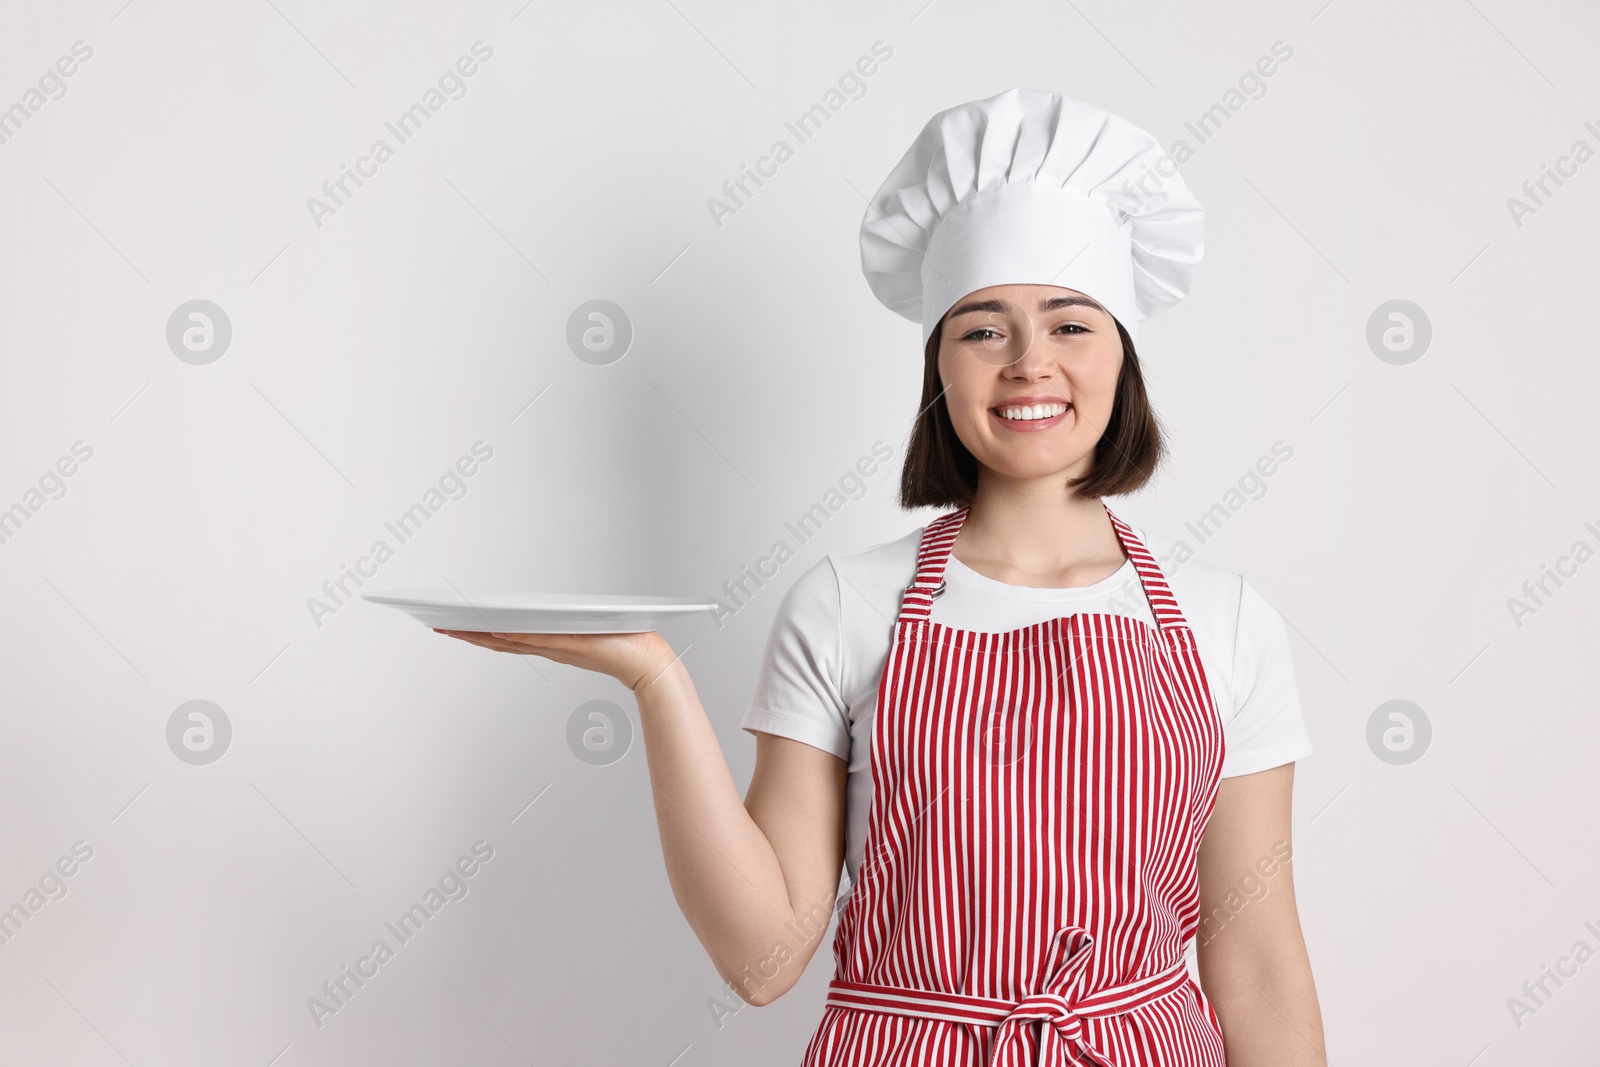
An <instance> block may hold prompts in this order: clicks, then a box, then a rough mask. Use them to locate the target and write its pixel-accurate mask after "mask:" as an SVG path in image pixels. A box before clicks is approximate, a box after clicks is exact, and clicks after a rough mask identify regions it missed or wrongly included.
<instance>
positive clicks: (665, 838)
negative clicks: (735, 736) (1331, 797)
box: [453, 89, 1324, 1067]
mask: <svg viewBox="0 0 1600 1067" xmlns="http://www.w3.org/2000/svg"><path fill="white" fill-rule="evenodd" d="M1169 172H1170V173H1169ZM1201 217H1202V213H1201V209H1200V207H1199V205H1198V204H1197V203H1195V202H1194V199H1193V197H1192V196H1191V195H1190V194H1189V191H1188V190H1187V189H1186V188H1185V187H1184V186H1183V183H1182V181H1181V180H1180V179H1179V178H1178V177H1177V174H1176V170H1175V169H1173V168H1172V167H1171V165H1170V162H1169V161H1168V160H1167V159H1166V157H1165V156H1164V155H1163V154H1162V153H1161V152H1160V149H1159V147H1158V146H1157V145H1156V144H1155V142H1154V140H1153V139H1152V138H1150V136H1149V135H1148V134H1145V133H1144V132H1142V131H1140V130H1137V129H1135V128H1134V127H1132V126H1130V125H1129V124H1128V123H1126V122H1124V121H1123V120H1121V119H1119V118H1117V117H1116V116H1115V115H1111V114H1109V113H1106V112H1104V111H1101V110H1099V109H1096V108H1093V107H1090V106H1088V105H1085V104H1082V103H1079V102H1077V101H1073V100H1069V99H1066V98H1064V97H1062V96H1060V95H1059V94H1057V93H1046V92H1037V91H1031V90H1020V89H1014V90H1010V91H1008V92H1005V93H1001V94H999V95H998V96H995V97H992V98H990V99H988V100H982V101H975V102H972V103H969V104H964V105H961V106H960V107H956V108H951V109H949V110H947V111H944V112H941V113H940V114H938V115H936V116H934V118H933V119H932V120H931V121H930V122H929V123H928V125H927V127H926V128H925V129H924V130H923V132H922V134H921V136H920V137H919V138H918V139H917V141H916V143H915V144H913V146H912V148H911V149H910V151H908V152H907V154H906V156H905V157H904V158H903V159H902V160H901V162H900V164H899V165H898V166H897V167H896V168H895V170H894V172H892V173H891V175H890V176H889V178H888V180H887V181H885V183H884V185H883V187H882V188H881V189H880V190H879V191H878V194H877V195H876V196H875V197H874V199H873V202H872V204H871V206H870V207H869V209H868V212H867V217H866V219H865V220H864V222H863V225H862V262H863V267H864V268H865V270H866V273H867V277H868V280H869V282H870V284H871V285H872V288H873V290H874V292H875V293H876V294H877V296H878V297H879V299H880V300H882V301H883V302H884V303H885V304H886V305H888V306H889V307H890V308H892V309H893V310H895V311H898V312H899V313H901V314H903V315H906V316H908V317H910V318H912V319H914V320H916V321H918V322H920V323H921V325H922V329H923V341H924V358H925V364H924V386H923V405H922V411H921V413H920V414H919V416H918V419H917V423H916V426H915V428H914V430H913V434H912V439H911V444H910V448H909V450H908V455H907V460H906V464H905V467H904V471H903V474H902V482H901V503H902V504H903V505H904V506H906V507H921V506H935V507H945V508H951V509H953V510H949V511H947V512H946V513H945V514H943V515H941V516H940V517H939V518H937V519H935V520H934V521H932V522H931V523H929V524H928V525H927V526H926V527H925V528H922V529H919V530H917V531H913V533H912V534H911V535H908V536H907V537H905V538H901V539H900V540H898V541H895V542H890V543H888V544H885V545H879V546H875V547H874V548H872V549H870V550H868V551H866V552H862V553H857V554H854V555H836V556H830V557H828V559H826V560H824V561H823V563H821V564H818V565H817V566H816V567H814V568H812V569H811V570H810V571H808V572H807V573H806V574H804V575H802V576H801V578H800V579H799V580H798V581H797V582H796V583H795V585H794V586H793V587H792V588H791V589H790V591H789V593H788V594H787V595H786V597H785V599H784V602H783V605H782V606H781V607H780V609H779V613H778V618H777V620H776V622H775V624H774V627H773V632H772V636H771V638H770V639H769V641H768V644H767V650H766V656H765V659H764V663H763V669H762V674H761V681H760V684H759V687H758V691H757V694H756V699H755V701H754V702H753V704H752V706H751V708H750V710H749V712H748V713H747V714H746V716H745V719H744V726H745V727H746V728H747V729H749V730H751V731H752V732H753V733H755V735H756V737H757V754H756V768H755V773H754V776H753V777H752V779H751V783H750V789H749V792H748V794H747V795H746V797H745V799H744V801H743V802H742V803H741V802H740V799H739V795H738V792H737V789H736V788H735V785H734V782H733V779H732V776H731V775H730V773H729V771H728V768H727V763H726V761H725V760H724V758H723V756H722V753H721V751H720V749H719V747H718V744H717V740H716V737H715V735H714V733H713V732H712V729H711V726H710V723H709V722H708V720H707V718H706V715H705V712H704V711H703V709H702V708H701V706H700V703H699V700H698V699H697V697H696V695H695V691H694V686H693V684H692V682H691V681H690V679H689V674H688V672H687V670H686V669H685V668H684V666H683V664H682V663H681V662H680V661H679V660H678V659H677V658H676V657H675V656H674V654H673V652H672V650H671V649H670V648H669V647H668V646H667V644H666V642H665V641H664V640H663V639H662V638H661V637H660V635H659V634H630V635H591V636H560V635H556V636H550V635H515V634H511V635H506V634H497V635H484V634H466V633H457V634H454V635H453V636H457V637H461V638H464V639H466V640H469V641H473V642H474V643H477V644H481V645H484V646H485V647H489V648H494V649H498V650H500V651H505V652H514V653H523V654H532V655H539V656H544V657H546V658H549V659H552V660H555V661H557V662H561V663H569V664H574V665H576V666H580V667H584V668H586V669H589V670H595V671H600V672H603V673H606V674H609V675H611V676H613V677H615V678H617V679H618V680H620V681H622V682H623V683H624V684H626V685H627V686H628V687H629V688H630V689H632V690H633V692H634V694H635V696H636V697H637V700H638V705H639V719H640V723H641V724H642V730H643V735H644V739H645V745H646V751H647V755H648V760H649V766H650V775H651V780H652V782H653V784H654V787H655V796H656V814H657V821H658V824H659V826H660V830H661V838H662V844H663V849H664V853H665V857H666V865H667V871H668V875H669V877H670V879H671V882H672V886H673V890H674V893H675V894H676V896H677V899H678V902H679V904H680V906H681V907H682V909H683V912H684V915H685V916H686V917H687V918H688V920H689V923H690V924H691V926H692V927H693V928H694V930H695V932H696V934H698V935H699V937H700V940H701V942H702V943H703V944H704V945H705V947H706V949H707V951H708V953H709V954H710V956H711V958H712V960H713V961H714V962H715V963H716V966H717V968H718V970H719V971H720V973H721V974H722V976H723V977H724V978H725V979H726V980H727V981H728V982H729V983H730V984H732V985H733V987H734V988H735V989H736V990H738V991H739V993H740V995H741V996H743V997H744V998H745V999H746V1000H747V1001H748V1002H750V1003H752V1004H767V1003H770V1002H772V1001H773V1000H774V999H776V998H777V997H779V996H781V995H782V994H783V993H784V992H786V991H787V990H788V989H790V988H791V987H792V986H793V985H794V983H795V981H796V980H797V979H798V978H799V976H800V973H801V971H802V970H803V969H804V968H805V966H806V964H807V962H808V961H809V959H810V957H811V955H812V954H813V952H814V951H815V949H816V947H817V945H818V944H820V943H821V941H822V940H823V939H822V937H821V936H820V935H821V932H822V930H823V929H825V927H826V925H827V920H828V918H829V917H830V915H831V913H832V912H833V910H834V907H835V892H836V890H837V888H838V885H839V875H840V867H841V864H843V865H844V866H845V867H846V868H847V869H848V871H849V873H850V876H851V888H850V891H849V895H848V898H847V899H846V901H845V903H844V906H843V908H842V910H841V911H840V912H839V928H838V931H837V933H836V936H835V939H834V955H835V971H834V979H833V981H832V983H831V984H830V987H829V995H828V1002H827V1007H826V1009H825V1012H824V1015H823V1019H822V1022H821V1024H820V1026H819V1027H818V1029H817V1031H816V1033H815V1034H814V1036H813V1037H812V1040H811V1042H810V1045H809V1047H808V1048H807V1050H806V1057H805V1062H806V1063H807V1064H808V1065H816V1067H821V1065H824V1064H852V1065H865V1064H908V1065H909V1064H917V1065H925V1064H951V1065H954V1064H979V1063H994V1064H1006V1065H1022V1064H1049V1065H1061V1064H1068V1063H1092V1064H1099V1065H1101V1067H1151V1065H1157V1064H1159V1065H1185V1067H1188V1065H1196V1067H1213V1065H1216V1067H1220V1065H1223V1064H1226V1065H1227V1067H1292V1065H1302V1064H1321V1063H1323V1062H1324V1056H1323V1049H1322V1035H1321V1022H1320V1017H1319V1012H1318V1006H1317V1000H1316V993H1315V989H1314V987H1313V984H1312V979H1311V972H1310V966H1309V963H1308V961H1307V956H1306V950H1305V945H1304V942H1303V939H1302V937H1301V933H1300V927H1299V920H1298V916H1297V913H1296V909H1295V901H1294V889H1293V879H1292V872H1291V870H1290V868H1289V865H1288V863H1287V861H1288V858H1289V854H1290V847H1289V841H1290V833H1289V828H1290V796H1291V783H1292V779H1293V770H1294V764H1293V761H1294V760H1295V759H1297V758H1300V757H1301V756H1304V755H1306V754H1308V753H1309V751H1310V745H1309V741H1308V739H1307V737H1306V734H1305V730H1304V727H1303V725H1302V723H1301V717H1300V710H1299V704H1298V700H1297V696H1296V693H1295V688H1294V679H1293V670H1292V665H1291V663H1290V660H1289V650H1288V644H1287V638H1286V636H1285V631H1284V627H1283V624H1282V621H1281V619H1279V617H1278V616H1277V615H1276V613H1275V612H1274V611H1273V609H1272V608H1271V606H1270V605H1269V604H1268V603H1267V602H1266V601H1265V599H1263V598H1262V597H1261V595H1260V594H1259V593H1257V592H1255V590H1254V588H1253V587H1251V586H1250V585H1249V584H1248V583H1247V582H1245V581H1244V580H1243V579H1242V578H1240V577H1239V576H1238V575H1233V574H1229V573H1228V572H1225V571H1222V570H1220V569H1218V568H1215V567H1212V566H1210V565H1208V564H1205V563H1203V562H1201V561H1196V560H1185V559H1184V558H1183V557H1182V555H1181V554H1179V555H1178V556H1177V557H1176V561H1175V562H1168V563H1167V565H1166V570H1163V567H1162V565H1161V564H1158V562H1157V560H1156V557H1155V555H1154V554H1153V553H1152V551H1151V549H1150V548H1148V547H1147V546H1146V544H1145V539H1144V538H1143V537H1142V536H1140V535H1139V534H1138V533H1137V532H1136V531H1135V530H1133V529H1132V528H1131V527H1129V526H1128V525H1126V524H1125V523H1123V522H1122V521H1121V520H1120V519H1118V518H1117V517H1116V516H1115V514H1114V513H1112V512H1111V511H1110V509H1109V508H1107V507H1106V506H1105V505H1104V504H1103V503H1102V501H1101V498H1102V497H1104V496H1108V495H1118V494H1122V493H1127V492H1131V491H1133V490H1135V489H1137V488H1139V487H1140V486H1141V485H1143V484H1145V482H1146V481H1148V479H1149V478H1150V477H1151V475H1152V474H1153V472H1154V470H1155V468H1156V466H1157V463H1158V461H1159V459H1160V457H1161V455H1162V443H1161V437H1160V433H1159V430H1158V427H1157V424H1156V421H1155V418H1154V414H1153V412H1152V411H1151V410H1150V407H1149V405H1148V402H1147V400H1146V396H1145V390H1144V385H1143V378H1142V376H1141V373H1140V369H1139V363H1138V358H1137V355H1136V353H1135V350H1134V341H1135V331H1136V329H1137V326H1136V323H1137V322H1138V320H1139V319H1141V318H1148V317H1150V316H1151V315H1153V314H1155V313H1156V312H1159V311H1160V310H1163V309H1164V308H1165V307H1168V306H1170V305H1171V304H1173V303H1176V302H1177V301H1178V300H1179V299H1181V298H1182V297H1183V295H1184V294H1185V293H1186V292H1187V290H1188V286H1189V283H1190V280H1191V278H1192V276H1193V273H1194V269H1195V266H1196V264H1197V263H1198V261H1199V258H1200V253H1201ZM1157 547H1164V546H1159V545H1158V546H1157ZM1163 558H1165V554H1164V556H1163ZM896 612H898V615H896V614H895V613H896ZM796 931H800V932H801V933H802V936H800V937H796V936H795V933H796ZM1197 934H1198V935H1200V939H1199V943H1198V950H1197V954H1198V964H1199V971H1200V984H1198V985H1197V984H1196V983H1195V982H1194V981H1193V980H1192V979H1191V978H1190V976H1189V972H1188V969H1187V965H1186V955H1185V954H1186V950H1187V948H1188V946H1189V944H1190V943H1191V941H1194V940H1195V939H1196V936H1197Z"/></svg>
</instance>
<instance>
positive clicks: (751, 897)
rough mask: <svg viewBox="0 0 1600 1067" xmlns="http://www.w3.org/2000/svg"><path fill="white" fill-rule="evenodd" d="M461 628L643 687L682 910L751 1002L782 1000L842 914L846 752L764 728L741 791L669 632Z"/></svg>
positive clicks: (648, 746) (645, 725) (483, 641)
mask: <svg viewBox="0 0 1600 1067" xmlns="http://www.w3.org/2000/svg"><path fill="white" fill-rule="evenodd" d="M451 636H458V637H461V638H462V639H463V640H467V641H471V642H472V643H473V644H477V645H482V646H483V647H486V648H493V649H496V650H497V651H502V652H517V653H522V654H524V655H528V654H531V655H537V656H543V657H545V658H547V659H552V660H555V661H556V662H558V663H567V664H571V665H573V666H578V667H583V668H585V669H588V670H594V671H599V672H601V673H604V674H610V675H611V676H612V677H614V678H617V679H618V680H619V681H621V682H622V683H623V684H624V685H626V686H628V688H629V689H631V690H633V694H634V697H635V699H636V700H637V702H638V705H639V722H640V725H641V729H642V732H643V735H644V744H645V755H646V759H647V761H648V763H649V767H650V783H651V786H652V788H653V792H654V795H655V808H656V825H657V826H658V827H659V829H660V832H661V851H662V855H663V857H664V858H665V860H666V867H667V878H668V880H669V881H670V882H671V883H672V892H673V895H674V896H675V897H676V898H677V901H678V907H679V908H680V909H682V911H683V914H684V917H685V918H686V919H688V920H689V926H690V927H691V928H692V929H693V930H694V932H695V935H696V936H697V937H699V938H700V943H701V944H702V945H704V946H705V949H706V952H707V954H709V955H710V957H711V961H712V963H713V964H714V965H715V966H716V968H717V973H719V974H720V975H722V977H723V979H724V980H726V981H727V982H728V983H730V984H731V985H732V986H733V987H734V989H735V990H737V991H738V993H739V995H740V996H741V997H742V998H743V999H744V1000H746V1001H748V1002H749V1003H751V1004H756V1005H762V1004H770V1003H771V1002H772V1001H774V1000H776V999H777V998H778V997H780V996H782V995H783V994H784V993H786V992H788V991H789V989H790V988H792V987H793V986H794V984H795V982H796V981H798V980H799V978H800V974H801V972H802V971H804V970H805V967H806V964H807V963H808V962H809V961H810V959H811V956H812V954H813V953H814V952H816V950H817V946H818V945H820V944H821V943H822V940H823V935H824V934H825V933H826V932H827V929H828V923H829V920H830V919H831V918H832V916H833V904H834V894H835V893H836V892H837V890H838V888H839V875H840V871H841V869H842V866H843V862H844V794H845V761H844V760H842V759H839V758H838V757H837V756H834V755H832V754H830V753H827V752H824V751H822V750H821V749H818V748H813V747H811V746H810V745H805V744H801V743H800V742H798V741H791V740H788V739H787V738H782V737H777V736H774V735H772V734H759V735H757V738H758V739H757V745H756V767H755V773H754V775H753V776H752V777H751V780H750V789H749V792H748V794H747V796H746V798H745V800H744V801H742V802H741V801H740V799H739V792H738V789H737V788H736V787H735V786H734V782H733V774H732V772H730V771H729V769H728V761H727V760H726V758H724V756H723V754H722V748H721V746H720V745H718V743H717V735H716V733H715V731H713V730H712V728H711V723H710V721H709V720H708V719H707V717H706V713H705V709H704V708H703V707H701V704H700V698H699V696H698V694H696V692H695V688H694V682H693V681H691V680H690V678H689V672H688V670H687V668H685V667H684V665H683V663H682V661H680V660H678V659H677V657H676V656H675V655H674V653H673V651H672V649H671V647H670V646H668V644H667V642H666V640H665V639H663V638H662V637H661V635H660V634H655V633H652V634H505V635H499V636H497V635H492V634H469V633H457V634H452V635H451Z"/></svg>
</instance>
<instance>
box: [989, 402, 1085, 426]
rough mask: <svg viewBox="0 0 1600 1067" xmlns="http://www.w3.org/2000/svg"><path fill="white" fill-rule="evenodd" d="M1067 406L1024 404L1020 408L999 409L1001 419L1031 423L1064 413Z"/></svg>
mask: <svg viewBox="0 0 1600 1067" xmlns="http://www.w3.org/2000/svg"><path fill="white" fill-rule="evenodd" d="M1069 406H1070V405H1068V404H1024V405H1023V406H1021V407H1012V408H1001V409H1000V417H1001V418H1002V419H1015V420H1017V421H1020V422H1032V421H1033V420H1035V419H1049V418H1054V417H1055V416H1057V415H1060V414H1062V413H1064V412H1065V411H1066V410H1067V408H1068V407H1069Z"/></svg>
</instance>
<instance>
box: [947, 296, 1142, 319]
mask: <svg viewBox="0 0 1600 1067" xmlns="http://www.w3.org/2000/svg"><path fill="white" fill-rule="evenodd" d="M1074 306H1079V307H1091V308H1094V309H1095V310H1096V311H1104V312H1105V313H1106V314H1107V315H1109V314H1111V312H1109V311H1106V309H1105V308H1103V307H1101V306H1100V304H1099V302H1098V301H1094V300H1090V299H1089V298H1088V297H1086V296H1047V297H1045V298H1043V299H1042V300H1040V301H1039V311H1040V312H1041V313H1043V312H1046V311H1055V310H1057V309H1058V308H1064V307H1074ZM1010 307H1011V305H1010V304H1008V303H1006V302H1005V301H1004V300H973V301H971V302H969V303H966V304H962V305H961V306H960V307H958V308H955V309H954V310H952V311H951V312H950V315H949V317H950V318H952V319H953V318H957V317H959V316H961V315H968V314H971V313H972V312H974V311H994V312H1005V311H1007V310H1009V309H1010Z"/></svg>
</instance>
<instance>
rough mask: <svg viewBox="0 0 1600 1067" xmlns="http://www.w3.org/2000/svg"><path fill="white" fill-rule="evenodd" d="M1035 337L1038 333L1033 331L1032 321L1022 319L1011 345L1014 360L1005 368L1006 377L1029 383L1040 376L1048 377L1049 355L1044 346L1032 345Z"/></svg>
mask: <svg viewBox="0 0 1600 1067" xmlns="http://www.w3.org/2000/svg"><path fill="white" fill-rule="evenodd" d="M1037 335H1038V331H1037V330H1035V329H1034V325H1033V320H1031V319H1028V318H1023V319H1022V321H1021V324H1020V327H1019V329H1018V330H1017V333H1016V340H1015V342H1013V345H1012V350H1013V352H1014V353H1015V358H1014V359H1012V361H1011V362H1010V363H1007V364H1006V366H1005V371H1006V375H1007V376H1008V377H1011V378H1019V379H1023V380H1030V381H1031V380H1032V379H1035V378H1038V377H1041V376H1044V377H1048V376H1049V370H1050V367H1051V362H1050V358H1049V353H1048V351H1047V350H1046V349H1045V347H1044V346H1042V345H1035V344H1034V340H1035V338H1036V337H1037Z"/></svg>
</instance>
